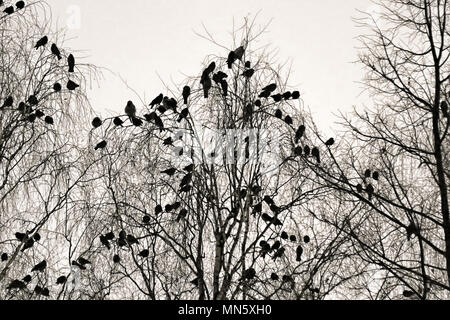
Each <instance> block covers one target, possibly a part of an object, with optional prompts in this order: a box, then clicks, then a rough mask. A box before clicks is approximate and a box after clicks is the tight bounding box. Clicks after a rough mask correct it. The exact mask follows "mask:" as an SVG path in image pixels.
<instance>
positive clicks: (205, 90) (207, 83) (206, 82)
mask: <svg viewBox="0 0 450 320" xmlns="http://www.w3.org/2000/svg"><path fill="white" fill-rule="evenodd" d="M202 85H203V96H204V98H205V99H208V97H209V90H211V87H212V83H211V78H209V77H206V78H205V79H203V81H202Z"/></svg>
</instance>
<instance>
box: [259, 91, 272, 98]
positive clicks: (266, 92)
mask: <svg viewBox="0 0 450 320" xmlns="http://www.w3.org/2000/svg"><path fill="white" fill-rule="evenodd" d="M271 94H272V92H270V91H262V92H261V93H260V94H259V96H258V98H265V99H268V98H269V97H270V95H271Z"/></svg>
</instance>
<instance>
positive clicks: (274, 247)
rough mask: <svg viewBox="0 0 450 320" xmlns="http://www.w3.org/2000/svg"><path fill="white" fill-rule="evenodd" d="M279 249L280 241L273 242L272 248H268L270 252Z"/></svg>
mask: <svg viewBox="0 0 450 320" xmlns="http://www.w3.org/2000/svg"><path fill="white" fill-rule="evenodd" d="M280 248H281V242H280V241H275V243H274V244H273V245H272V247H271V248H270V250H272V251H276V250H278V249H280Z"/></svg>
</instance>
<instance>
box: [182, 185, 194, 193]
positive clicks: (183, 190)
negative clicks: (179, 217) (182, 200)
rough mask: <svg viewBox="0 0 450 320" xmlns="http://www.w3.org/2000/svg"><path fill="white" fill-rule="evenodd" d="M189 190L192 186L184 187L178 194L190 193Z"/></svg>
mask: <svg viewBox="0 0 450 320" xmlns="http://www.w3.org/2000/svg"><path fill="white" fill-rule="evenodd" d="M191 190H192V186H190V185H186V186H184V187H182V188H180V193H188V192H190V191H191Z"/></svg>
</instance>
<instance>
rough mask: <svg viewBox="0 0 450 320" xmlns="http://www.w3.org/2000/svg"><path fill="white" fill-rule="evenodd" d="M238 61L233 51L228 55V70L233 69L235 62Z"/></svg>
mask: <svg viewBox="0 0 450 320" xmlns="http://www.w3.org/2000/svg"><path fill="white" fill-rule="evenodd" d="M236 60H237V58H236V53H235V52H234V51H231V52H230V53H229V54H228V59H227V65H228V69H231V68H233V64H234V62H235V61H236Z"/></svg>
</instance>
